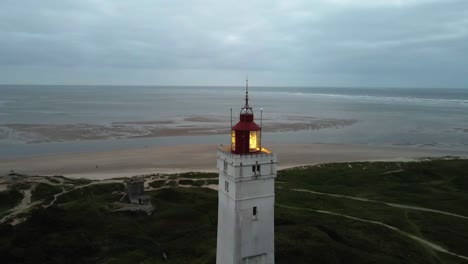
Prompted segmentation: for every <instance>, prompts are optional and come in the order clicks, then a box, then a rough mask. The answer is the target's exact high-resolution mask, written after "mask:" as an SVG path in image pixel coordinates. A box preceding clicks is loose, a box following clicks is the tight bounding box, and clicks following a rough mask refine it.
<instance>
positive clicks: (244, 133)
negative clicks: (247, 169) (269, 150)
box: [231, 80, 262, 154]
mask: <svg viewBox="0 0 468 264" xmlns="http://www.w3.org/2000/svg"><path fill="white" fill-rule="evenodd" d="M261 130H262V128H261V127H260V126H258V125H257V124H256V123H255V122H254V113H253V110H252V107H250V106H249V81H248V80H246V83H245V105H244V107H242V109H241V111H240V117H239V122H238V123H237V124H236V125H235V126H233V127H232V128H231V152H232V153H234V154H250V153H259V152H261V150H262V144H261Z"/></svg>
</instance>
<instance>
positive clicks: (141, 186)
mask: <svg viewBox="0 0 468 264" xmlns="http://www.w3.org/2000/svg"><path fill="white" fill-rule="evenodd" d="M125 183H126V186H127V195H128V199H129V200H130V203H132V204H150V197H149V196H148V195H145V178H144V177H142V176H134V177H132V178H130V179H127V180H125Z"/></svg>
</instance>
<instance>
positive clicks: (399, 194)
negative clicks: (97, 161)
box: [0, 161, 468, 264]
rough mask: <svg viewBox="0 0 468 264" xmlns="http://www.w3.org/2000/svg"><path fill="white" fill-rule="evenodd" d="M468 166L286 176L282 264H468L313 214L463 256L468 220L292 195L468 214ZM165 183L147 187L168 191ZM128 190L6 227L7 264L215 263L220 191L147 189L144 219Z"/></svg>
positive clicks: (78, 196) (73, 195)
mask: <svg viewBox="0 0 468 264" xmlns="http://www.w3.org/2000/svg"><path fill="white" fill-rule="evenodd" d="M466 163H467V161H431V162H422V163H385V162H381V163H368V162H362V163H351V168H350V167H349V166H348V164H327V165H322V166H321V167H307V168H297V169H290V170H287V171H281V172H280V173H279V176H278V178H277V180H278V181H280V182H282V184H281V187H282V188H277V189H276V197H275V199H276V207H275V251H276V252H275V260H276V263H278V264H281V263H287V264H290V263H295V264H296V263H395V264H396V263H436V264H438V263H466V262H463V261H462V260H461V259H459V258H456V257H453V256H450V255H447V254H444V253H439V252H437V251H435V250H431V249H429V248H428V247H426V246H422V245H421V244H420V243H418V242H416V241H414V240H412V239H409V238H406V237H405V236H402V235H401V234H399V233H397V232H395V231H392V230H389V229H387V228H385V227H382V226H378V225H375V224H369V223H363V222H359V221H356V220H351V219H346V218H344V217H340V216H334V215H326V214H322V213H317V212H314V211H310V210H307V209H321V210H327V211H332V212H336V213H343V214H347V215H351V216H355V217H360V218H364V219H369V220H375V221H382V222H384V223H387V224H390V225H393V226H396V227H398V228H401V229H402V230H405V231H407V232H409V233H411V234H414V235H416V236H420V237H423V238H425V239H427V240H429V241H432V242H434V243H436V244H439V245H442V246H444V247H446V248H448V249H450V250H452V251H454V252H456V253H459V254H464V255H466V254H467V253H466V248H468V238H467V234H468V230H467V228H468V225H467V220H463V219H458V218H453V217H450V216H445V215H440V214H435V213H428V212H419V211H414V210H408V209H400V208H394V207H389V206H385V205H383V204H378V203H369V202H363V201H355V200H350V199H344V198H337V197H330V196H324V195H317V194H310V193H302V192H295V191H291V190H287V188H300V189H310V190H314V191H321V192H326V193H336V194H346V195H352V196H359V197H365V198H371V199H376V200H383V201H392V202H396V203H402V204H413V205H420V206H425V207H429V208H435V209H438V208H439V207H440V208H442V210H445V211H452V210H454V211H453V212H458V211H460V213H463V211H464V210H465V209H464V206H466V204H467V203H466V193H467V192H466V191H467V189H466V188H467V187H466V183H467V182H466V181H467V178H466V173H467V166H466ZM425 168H426V169H425ZM427 168H429V169H427ZM400 169H402V170H403V171H399V170H400ZM404 175H406V176H404ZM184 177H186V176H184ZM187 178H188V177H187ZM199 178H206V177H205V176H203V177H199ZM199 178H198V180H197V178H196V177H195V178H193V179H192V180H190V181H192V182H191V184H195V183H196V182H197V181H200V182H204V183H207V184H209V183H210V181H213V182H214V183H217V180H216V179H214V178H213V179H212V180H208V181H205V180H199ZM165 182H166V181H165V180H158V181H156V182H153V183H150V185H151V186H153V187H155V186H163V185H164V184H165ZM174 183H175V181H174V180H169V181H168V184H171V185H175V184H174ZM180 183H181V184H182V180H181V181H180ZM184 183H185V182H184ZM186 183H190V182H186ZM184 185H185V184H184ZM187 185H190V184H187ZM277 186H278V185H277ZM123 190H124V187H123V185H122V184H116V183H112V184H96V185H90V186H86V187H83V188H78V189H76V190H73V191H70V192H69V193H66V194H64V195H62V196H59V198H58V200H57V202H56V205H54V206H52V207H49V208H47V209H44V208H37V209H36V210H34V211H33V212H32V213H31V216H30V218H29V219H28V220H27V221H26V222H24V223H21V224H19V225H16V226H10V225H6V224H2V225H0V256H2V263H214V262H215V259H216V228H217V213H218V212H217V206H218V201H217V192H216V191H213V190H209V189H205V188H163V189H160V190H155V191H150V192H146V194H148V195H150V196H151V200H152V204H153V206H154V207H155V209H156V210H155V211H154V213H153V214H152V215H146V214H145V213H139V212H114V211H112V209H113V204H114V202H115V201H118V200H119V199H120V198H121V196H122V195H121V193H120V192H121V191H123ZM10 191H11V190H10ZM0 195H1V193H0ZM19 195H20V198H19V199H18V200H17V201H18V202H19V201H20V200H21V197H22V195H21V193H19ZM0 198H3V197H0ZM2 201H3V199H0V202H2ZM286 206H294V207H299V208H305V209H294V208H291V207H286ZM444 206H448V207H447V208H444ZM163 252H164V253H166V255H167V257H168V261H166V262H164V261H163V258H162V253H163Z"/></svg>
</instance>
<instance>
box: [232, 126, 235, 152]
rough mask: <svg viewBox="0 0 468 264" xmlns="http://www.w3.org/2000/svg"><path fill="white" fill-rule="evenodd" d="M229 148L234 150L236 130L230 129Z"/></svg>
mask: <svg viewBox="0 0 468 264" xmlns="http://www.w3.org/2000/svg"><path fill="white" fill-rule="evenodd" d="M231 150H232V151H236V131H234V130H231Z"/></svg>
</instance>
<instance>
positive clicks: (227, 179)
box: [216, 80, 277, 264]
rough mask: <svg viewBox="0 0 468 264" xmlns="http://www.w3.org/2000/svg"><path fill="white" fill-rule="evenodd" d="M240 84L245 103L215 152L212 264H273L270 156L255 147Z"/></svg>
mask: <svg viewBox="0 0 468 264" xmlns="http://www.w3.org/2000/svg"><path fill="white" fill-rule="evenodd" d="M261 129H262V128H261V127H260V126H259V125H257V124H256V123H255V121H254V112H253V109H252V107H251V106H250V105H249V90H248V80H246V92H245V105H244V106H243V107H242V109H241V110H240V114H239V122H238V123H237V124H235V125H234V126H232V128H231V136H230V138H231V144H230V146H221V147H219V148H218V155H217V168H218V172H219V189H218V235H217V249H216V263H217V264H253V263H255V264H257V263H259V264H260V263H261V264H273V263H274V262H275V258H274V205H275V177H276V173H277V169H276V167H277V158H276V154H274V153H271V152H270V151H269V150H268V149H266V148H264V147H263V146H262V144H261V135H262V133H261Z"/></svg>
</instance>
